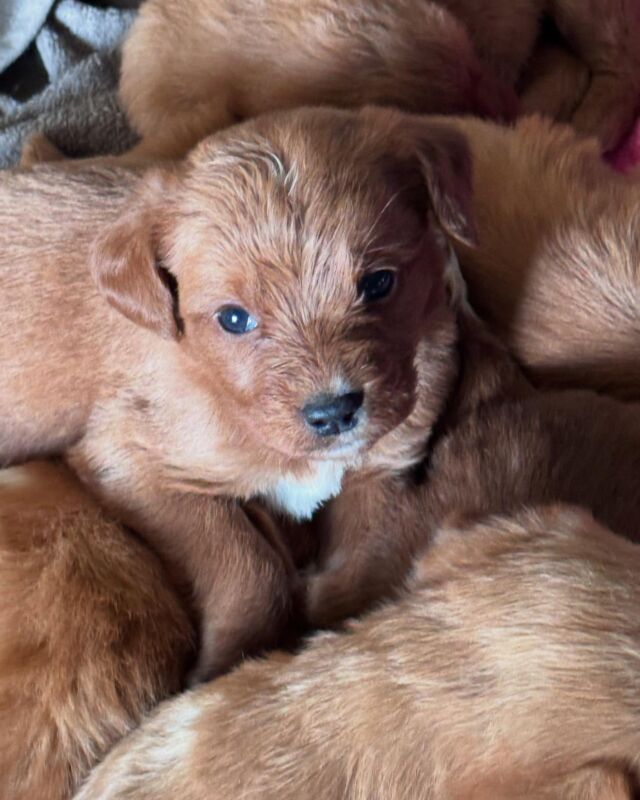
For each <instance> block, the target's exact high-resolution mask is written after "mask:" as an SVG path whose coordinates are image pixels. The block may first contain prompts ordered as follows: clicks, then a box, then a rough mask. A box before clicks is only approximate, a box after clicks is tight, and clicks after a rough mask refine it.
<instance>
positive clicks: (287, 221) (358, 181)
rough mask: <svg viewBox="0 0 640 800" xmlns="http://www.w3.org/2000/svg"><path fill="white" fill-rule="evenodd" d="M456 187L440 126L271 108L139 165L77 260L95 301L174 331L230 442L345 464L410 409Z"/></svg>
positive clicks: (437, 313) (464, 155) (456, 206)
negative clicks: (179, 156)
mask: <svg viewBox="0 0 640 800" xmlns="http://www.w3.org/2000/svg"><path fill="white" fill-rule="evenodd" d="M470 183H471V176H470V158H469V153H468V150H467V147H466V144H465V142H464V139H463V138H462V137H461V136H460V135H459V134H457V133H456V132H455V131H453V130H450V129H448V128H447V127H446V125H444V124H443V125H436V124H434V123H433V122H431V123H429V124H427V123H423V122H421V121H420V120H419V118H417V117H416V118H414V117H410V116H407V115H402V114H400V113H399V112H393V111H389V110H381V109H365V110H363V111H361V112H360V113H353V112H347V111H338V110H332V109H302V110H297V111H295V112H282V113H278V114H273V115H269V116H265V117H262V118H258V119H255V120H252V121H250V122H248V123H245V124H243V125H240V126H237V127H235V128H231V129H228V130H227V131H224V132H223V133H221V134H218V135H216V136H214V137H212V138H210V139H208V140H205V142H203V143H202V144H201V145H200V146H199V147H198V148H197V149H196V150H195V151H194V152H193V153H192V154H191V156H190V157H189V159H188V160H187V162H185V164H184V165H183V167H182V168H180V170H179V171H178V172H174V173H170V172H168V171H167V172H164V173H155V174H154V175H150V176H147V178H146V179H145V180H144V183H143V185H142V188H141V192H140V194H139V196H138V197H137V198H136V199H135V200H134V201H133V203H132V205H131V207H130V208H129V209H128V210H127V211H126V212H125V214H124V215H123V216H122V218H121V219H120V220H119V221H118V222H117V223H116V224H115V225H114V226H113V227H111V228H110V229H108V230H107V231H106V232H105V233H103V234H102V235H101V236H100V237H99V238H98V240H97V242H96V245H95V248H94V252H93V257H92V268H93V272H94V275H95V277H96V280H97V283H98V285H99V286H100V288H101V289H102V291H103V292H104V294H105V295H106V297H107V299H108V300H109V302H110V303H111V304H112V305H114V306H115V307H116V308H117V309H118V310H119V311H121V312H122V313H123V314H124V315H126V316H127V317H129V318H130V319H131V320H132V321H133V322H135V323H137V324H138V325H142V326H145V327H147V328H149V329H151V330H153V331H156V332H157V333H158V334H159V335H160V336H163V337H165V338H169V339H175V340H176V342H177V343H178V345H179V346H180V347H181V348H183V349H184V351H185V353H186V354H188V362H189V364H190V365H191V368H192V374H193V376H194V379H195V380H197V381H199V383H200V384H201V385H206V386H207V390H208V391H210V392H211V394H212V395H214V396H215V397H216V398H219V399H220V404H219V407H220V409H221V413H223V414H225V415H227V416H228V418H229V421H230V422H232V424H233V426H234V430H236V431H237V430H242V431H243V433H244V436H245V438H246V439H247V440H248V441H252V442H254V443H260V444H261V445H262V446H263V448H264V447H265V446H266V448H267V449H268V450H272V451H276V452H277V453H279V454H280V455H282V456H286V457H289V458H298V459H299V458H305V459H309V458H311V459H317V458H347V457H348V456H349V455H355V454H357V453H360V452H362V451H365V450H366V449H367V448H368V447H370V446H371V445H372V444H373V443H374V442H375V441H376V440H378V439H379V438H380V437H381V436H383V435H384V434H386V433H388V432H389V431H391V430H392V429H394V428H395V427H396V426H398V425H399V424H400V423H401V422H402V421H403V420H404V419H405V418H407V416H408V415H409V414H410V413H411V411H412V409H413V408H414V406H415V404H416V386H417V370H416V354H417V350H418V346H419V344H420V343H421V342H424V340H425V338H426V339H428V337H429V336H430V335H432V334H433V333H434V331H436V330H437V329H438V327H439V326H442V325H445V324H447V325H451V324H452V322H451V314H450V313H449V312H448V310H447V308H446V306H447V299H446V291H445V286H444V277H443V275H444V266H445V263H446V259H447V253H446V246H445V244H444V237H443V236H442V229H445V230H446V231H447V232H448V233H449V234H450V235H452V236H454V237H457V238H460V239H462V240H465V241H467V242H469V241H471V240H472V239H473V236H474V234H473V224H472V221H471V218H470V200H471V198H470Z"/></svg>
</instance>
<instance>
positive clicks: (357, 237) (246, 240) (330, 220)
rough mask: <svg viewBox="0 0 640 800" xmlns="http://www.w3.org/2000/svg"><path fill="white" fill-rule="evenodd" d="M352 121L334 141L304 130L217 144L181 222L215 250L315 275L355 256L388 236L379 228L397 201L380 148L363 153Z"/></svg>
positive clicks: (205, 154)
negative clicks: (194, 225) (193, 224)
mask: <svg viewBox="0 0 640 800" xmlns="http://www.w3.org/2000/svg"><path fill="white" fill-rule="evenodd" d="M349 122H350V124H349V125H343V126H342V127H339V128H338V130H337V131H333V132H334V134H335V135H333V136H331V135H328V132H327V130H326V129H325V130H324V131H322V130H320V131H318V130H316V129H315V128H314V127H313V126H309V125H307V126H301V125H300V124H298V125H297V127H295V129H294V130H290V129H289V128H286V127H285V128H284V129H282V127H280V128H278V127H277V126H276V128H275V131H270V132H267V133H270V134H271V135H267V133H265V132H262V131H260V130H257V131H256V130H254V129H252V128H249V129H248V130H243V129H242V128H241V130H240V131H238V133H237V135H236V136H229V137H227V138H226V139H223V140H222V142H221V143H219V144H216V141H215V140H214V141H213V142H212V143H210V144H209V146H208V147H206V148H202V150H201V151H200V153H199V155H198V157H197V158H196V159H194V163H193V165H192V169H191V170H190V172H189V173H188V175H187V177H186V180H185V185H184V190H183V193H182V202H181V207H182V211H183V213H184V214H185V216H187V217H189V218H190V219H195V220H198V222H199V225H198V233H199V235H201V236H204V237H205V238H207V239H209V240H210V241H211V243H212V245H213V244H215V245H216V246H219V247H221V248H222V249H227V250H229V249H232V250H233V251H234V252H235V253H238V254H240V253H242V254H243V255H244V256H245V257H246V260H247V261H250V262H255V263H259V262H260V261H265V260H266V261H270V262H282V263H283V264H285V265H287V266H288V267H289V268H292V267H294V266H295V267H296V268H297V269H299V270H305V269H310V270H311V271H315V270H316V268H317V263H316V262H317V261H320V262H322V261H326V260H327V259H328V258H329V257H330V256H331V255H332V254H334V255H337V254H338V252H340V251H341V252H340V254H341V255H347V254H349V253H350V254H352V255H353V256H356V257H357V256H358V255H360V254H361V253H362V252H363V251H364V250H365V249H366V248H367V247H368V246H370V245H371V243H372V241H374V240H375V239H379V238H380V237H381V234H382V233H383V228H382V227H381V226H379V225H377V224H376V223H377V222H379V221H380V216H381V214H382V211H383V209H384V207H385V205H387V204H390V203H391V202H392V200H393V192H392V189H391V186H390V185H389V183H388V182H387V181H385V179H384V175H383V171H382V170H381V169H380V167H379V163H378V162H379V161H380V158H379V157H380V155H381V153H380V152H377V151H380V147H378V148H377V150H376V149H375V148H373V149H372V148H371V147H369V148H364V152H363V148H362V146H361V142H359V140H358V137H356V136H355V132H356V128H357V126H356V125H355V123H354V122H353V120H350V121H349ZM325 128H326V126H325ZM332 130H333V129H332ZM214 240H215V241H214ZM337 251H338V252H337ZM345 260H347V259H345Z"/></svg>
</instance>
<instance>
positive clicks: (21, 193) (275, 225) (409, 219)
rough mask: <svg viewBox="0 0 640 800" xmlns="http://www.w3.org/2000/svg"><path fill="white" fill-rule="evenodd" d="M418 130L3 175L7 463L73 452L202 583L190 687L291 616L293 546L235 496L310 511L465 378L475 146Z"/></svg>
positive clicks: (228, 135)
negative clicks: (452, 260)
mask: <svg viewBox="0 0 640 800" xmlns="http://www.w3.org/2000/svg"><path fill="white" fill-rule="evenodd" d="M412 123H413V121H412V120H411V119H410V118H407V117H405V116H403V115H401V114H400V113H397V112H392V111H383V110H375V109H370V110H365V111H363V112H361V113H359V114H355V113H352V112H344V111H337V110H329V109H325V110H301V111H297V112H291V113H289V114H286V113H281V114H276V115H273V116H269V117H264V118H262V119H259V120H254V121H252V122H250V123H247V124H245V125H243V126H239V127H237V128H235V129H230V130H229V131H227V132H224V133H222V134H219V135H217V136H216V137H214V138H211V139H210V140H207V141H206V142H204V143H203V144H202V145H201V146H200V147H199V148H198V149H196V151H195V152H194V153H193V154H192V156H191V157H190V158H189V159H188V160H187V161H186V163H185V164H184V165H180V166H175V167H167V168H164V169H158V170H156V171H154V172H152V173H149V174H147V175H145V176H143V177H136V176H135V175H133V174H130V173H127V172H123V171H114V170H112V169H108V168H104V169H95V168H94V169H92V168H89V169H88V171H86V172H83V171H82V170H80V171H78V170H77V169H76V170H74V171H65V169H64V167H62V168H58V169H56V168H46V169H40V170H35V171H32V172H25V173H20V172H16V173H7V174H5V175H4V176H3V179H2V183H1V186H0V216H2V217H3V218H4V219H3V222H4V224H3V225H2V234H1V244H2V247H1V253H2V255H1V256H0V290H1V292H2V296H3V299H4V308H3V311H2V314H0V364H1V366H2V376H3V377H2V385H1V387H0V420H1V421H0V458H1V459H2V461H4V462H5V463H9V462H15V461H18V460H20V459H25V458H27V457H30V456H33V455H34V454H45V453H60V452H64V453H65V454H66V455H67V457H68V458H69V460H70V461H71V463H72V464H73V465H74V467H75V468H76V469H77V470H78V471H79V473H80V474H81V475H82V476H83V477H84V479H85V480H86V481H87V482H88V483H90V484H91V485H92V486H93V487H94V489H95V490H96V491H97V493H98V494H99V495H100V496H101V498H102V499H103V500H104V501H106V502H107V503H108V505H109V506H110V507H112V508H113V509H115V511H116V512H117V513H118V514H119V515H120V516H121V518H122V519H124V520H125V521H126V522H127V523H129V524H130V525H131V526H132V527H134V528H135V529H137V530H139V531H141V532H142V533H143V534H144V535H145V537H146V538H147V539H148V540H149V541H150V542H151V543H152V545H153V546H154V548H155V549H156V550H157V552H159V553H160V555H161V556H162V557H163V559H164V560H165V561H166V562H167V564H168V565H169V566H170V568H172V570H173V573H174V577H175V579H176V580H178V581H180V582H185V583H186V584H187V585H188V586H190V587H192V589H193V593H194V603H195V606H196V610H197V612H199V614H200V615H201V618H202V621H201V636H202V642H201V649H200V661H199V665H198V667H197V668H196V672H195V673H194V675H195V677H206V676H209V675H211V674H213V673H215V672H218V671H221V670H224V669H226V668H227V667H228V666H229V665H230V664H232V663H233V662H234V661H235V660H237V659H238V658H239V657H240V655H241V654H242V653H244V652H246V651H248V650H254V649H255V648H258V647H260V646H262V645H265V644H268V643H270V642H272V641H274V640H275V639H276V638H277V636H278V635H279V633H280V632H281V630H282V628H283V626H285V625H286V623H287V620H288V615H289V609H290V601H291V591H292V570H291V568H290V565H289V563H288V559H287V557H286V551H285V549H284V548H283V547H281V546H280V543H279V540H278V536H277V533H276V532H275V531H272V530H269V531H266V534H267V535H262V534H263V532H262V531H259V530H258V529H257V528H256V527H255V526H254V525H253V524H252V522H251V520H250V518H249V517H248V516H247V513H246V512H245V510H244V509H243V507H242V506H241V505H240V504H239V503H238V502H237V501H238V500H242V499H245V500H248V499H251V498H256V497H257V498H262V499H263V500H264V501H266V502H267V503H269V504H270V505H271V506H272V507H274V508H276V509H279V510H281V511H283V512H285V513H287V514H289V515H290V516H291V517H293V518H305V517H309V516H310V515H311V514H312V513H313V511H314V510H315V509H316V508H317V507H318V506H320V505H321V504H322V503H324V502H326V501H327V500H329V499H330V498H331V497H332V496H334V495H336V494H337V493H338V492H339V491H340V487H341V483H342V479H343V476H344V475H345V474H346V473H347V472H350V473H353V472H357V471H361V472H364V471H367V470H371V469H373V470H377V471H380V470H391V471H397V470H402V469H405V468H407V467H408V466H410V465H412V464H414V463H415V462H417V461H418V460H419V459H420V457H421V454H422V450H423V446H424V436H425V431H426V430H428V429H429V427H430V425H431V424H432V423H433V421H434V419H435V418H436V416H437V415H438V413H439V411H440V408H441V405H442V403H443V401H444V397H445V396H446V394H447V392H448V387H449V384H450V382H451V380H452V379H453V373H454V371H455V365H454V361H455V359H454V358H452V353H453V351H454V348H455V344H454V339H455V333H454V331H455V321H454V314H453V312H452V310H451V309H450V308H449V304H448V300H447V291H446V287H445V283H446V280H445V271H446V266H447V263H448V262H447V258H448V254H447V247H446V246H445V244H444V238H443V235H442V229H447V230H448V231H449V233H450V234H451V235H453V236H455V237H458V238H460V239H461V240H465V241H467V242H471V241H472V239H473V225H472V221H471V219H470V213H469V206H470V180H471V178H470V160H469V157H468V151H467V148H466V144H465V141H464V138H463V137H462V136H460V135H458V134H456V133H450V132H449V130H448V128H447V127H446V125H442V124H441V125H438V124H434V125H433V126H431V127H430V128H428V127H427V128H425V127H424V126H419V128H418V127H416V128H415V129H414V128H412Z"/></svg>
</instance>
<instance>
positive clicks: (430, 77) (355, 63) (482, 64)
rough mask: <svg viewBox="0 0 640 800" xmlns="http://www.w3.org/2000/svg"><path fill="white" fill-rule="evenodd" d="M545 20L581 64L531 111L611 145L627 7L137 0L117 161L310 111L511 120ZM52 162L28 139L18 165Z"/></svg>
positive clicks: (472, 0)
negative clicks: (267, 117) (130, 143)
mask: <svg viewBox="0 0 640 800" xmlns="http://www.w3.org/2000/svg"><path fill="white" fill-rule="evenodd" d="M545 13H546V14H549V15H550V16H551V17H552V18H553V20H554V22H555V24H556V26H557V27H558V29H559V30H560V31H561V32H562V34H564V36H565V37H566V39H567V41H568V42H569V44H570V45H571V46H572V48H573V49H574V50H575V51H576V53H577V54H578V56H579V58H580V63H581V66H580V67H579V68H578V71H577V72H576V68H575V66H574V65H573V63H572V64H571V65H570V66H569V67H567V58H563V59H562V60H558V59H552V61H551V62H549V61H548V60H545V64H544V69H543V72H544V78H539V77H538V76H537V75H536V74H534V73H532V78H531V80H532V83H533V85H532V86H531V87H530V89H531V91H530V92H528V97H527V108H528V109H529V110H532V109H533V110H540V111H550V112H551V113H553V114H558V115H559V116H560V117H561V118H567V117H568V118H570V120H571V121H572V123H573V124H574V125H575V127H576V128H577V129H578V130H579V131H580V132H581V133H583V134H589V135H594V136H597V137H598V138H599V139H600V142H601V144H602V146H603V147H604V148H605V149H608V148H610V147H613V146H614V145H615V144H617V142H618V141H619V140H620V138H621V137H622V135H623V134H624V133H625V132H626V130H628V129H629V128H630V126H631V124H632V121H633V119H634V115H635V111H636V109H637V107H638V103H639V102H640V51H639V49H638V46H637V42H638V41H639V40H640V15H639V14H638V12H637V5H636V2H635V0H606V2H603V0H588V1H587V2H585V0H524V1H523V2H511V0H485V1H484V2H482V3H478V2H477V0H438V1H437V2H430V0H396V2H394V3H386V2H370V1H369V2H366V1H365V0H356V2H348V3H343V2H340V1H339V0H331V2H318V0H302V1H301V0H268V2H264V0H249V2H247V1H246V0H245V2H243V3H237V2H233V1H232V0H190V2H187V3H185V2H184V0H147V2H146V3H144V4H143V6H142V8H141V10H140V14H139V16H138V18H137V19H136V21H135V22H134V25H133V27H132V29H131V31H130V33H129V36H128V38H127V40H126V42H125V45H124V51H123V61H122V76H121V83H120V97H121V101H122V104H123V106H124V108H125V110H126V112H127V115H128V117H129V120H130V122H131V124H132V125H133V127H134V128H135V130H136V131H137V132H138V133H139V134H140V136H141V137H142V138H141V142H140V144H139V145H138V146H137V147H135V148H134V149H133V150H132V151H130V152H129V153H128V154H126V156H124V160H126V161H137V160H140V159H144V158H147V159H148V158H179V157H182V156H183V155H185V153H186V152H187V151H188V150H189V149H191V147H192V146H194V145H195V144H196V143H197V142H198V141H199V140H200V139H202V138H203V137H204V136H206V135H207V134H210V133H212V132H213V131H216V130H218V129H220V128H224V127H227V126H229V125H231V124H232V123H233V122H236V121H238V120H239V119H245V118H247V117H254V116H256V115H258V114H261V113H264V112H267V111H273V110H275V109H279V108H293V107H296V106H302V105H307V104H310V103H313V104H314V105H317V104H327V105H333V106H343V107H356V106H362V105H364V104H366V103H375V104H379V105H395V106H398V107H399V108H402V109H404V110H406V111H414V112H423V113H428V112H435V113H449V114H451V113H470V114H477V115H480V116H489V117H492V118H503V119H508V118H511V117H512V116H513V115H514V113H515V112H516V109H517V101H516V95H515V88H514V87H515V86H516V84H517V82H518V80H519V78H523V80H524V79H525V76H524V75H523V69H524V67H525V66H526V65H527V63H528V62H529V60H530V57H531V55H532V52H533V50H534V46H535V43H536V39H537V36H538V32H539V22H540V18H541V16H542V15H543V14H545ZM602 18H606V24H599V22H598V21H599V20H600V19H602ZM176 42H179V43H180V46H178V47H177V46H176ZM536 63H537V62H536ZM549 64H551V65H552V68H551V70H549V69H548V68H547V67H548V66H549ZM538 66H540V65H539V64H538ZM567 78H568V79H567ZM558 87H562V90H563V91H562V96H559V97H558ZM51 156H52V153H51V148H50V146H48V145H47V144H46V142H43V141H42V140H41V139H36V141H35V142H31V143H30V144H29V145H28V148H27V152H26V153H25V156H24V157H25V160H26V161H33V160H38V159H43V158H44V159H46V158H51Z"/></svg>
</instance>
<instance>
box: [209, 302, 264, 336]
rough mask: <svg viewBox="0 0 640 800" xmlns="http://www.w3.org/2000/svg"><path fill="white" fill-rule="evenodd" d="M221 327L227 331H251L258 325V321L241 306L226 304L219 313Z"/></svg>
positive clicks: (239, 332) (235, 332) (237, 332)
mask: <svg viewBox="0 0 640 800" xmlns="http://www.w3.org/2000/svg"><path fill="white" fill-rule="evenodd" d="M217 317H218V322H219V323H220V327H221V328H223V329H224V330H225V331H227V333H234V334H241V333H249V331H253V330H255V329H256V328H257V327H258V321H257V320H256V319H255V318H254V317H252V316H251V314H250V313H249V312H248V311H245V309H244V308H240V306H226V307H225V308H223V309H221V310H220V311H218V313H217Z"/></svg>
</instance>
